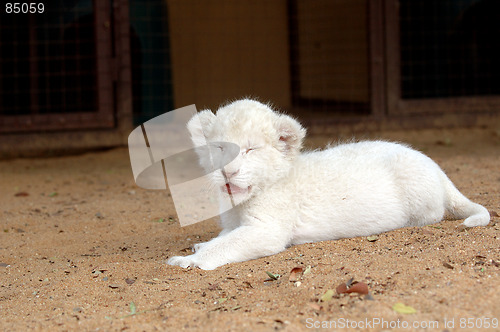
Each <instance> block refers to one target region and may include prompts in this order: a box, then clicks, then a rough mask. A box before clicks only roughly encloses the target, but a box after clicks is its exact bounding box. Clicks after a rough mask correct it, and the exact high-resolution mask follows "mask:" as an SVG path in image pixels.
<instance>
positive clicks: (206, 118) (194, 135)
mask: <svg viewBox="0 0 500 332" xmlns="http://www.w3.org/2000/svg"><path fill="white" fill-rule="evenodd" d="M214 122H215V114H213V113H212V111H210V110H203V111H201V112H199V113H197V114H195V115H194V116H193V117H192V118H191V120H189V122H188V124H187V129H188V130H189V132H190V133H191V140H192V141H193V144H194V145H195V146H202V145H205V144H207V141H206V134H207V133H208V132H209V131H210V130H211V128H212V125H213V123H214Z"/></svg>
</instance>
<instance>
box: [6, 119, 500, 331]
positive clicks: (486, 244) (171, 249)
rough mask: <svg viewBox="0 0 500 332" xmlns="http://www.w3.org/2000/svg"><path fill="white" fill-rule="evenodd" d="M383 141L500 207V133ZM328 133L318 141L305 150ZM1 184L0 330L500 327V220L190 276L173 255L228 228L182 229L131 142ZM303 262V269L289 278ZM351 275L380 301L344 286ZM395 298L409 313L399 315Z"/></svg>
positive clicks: (9, 166) (355, 242)
mask: <svg viewBox="0 0 500 332" xmlns="http://www.w3.org/2000/svg"><path fill="white" fill-rule="evenodd" d="M373 137H383V138H387V139H391V140H402V141H406V142H409V143H411V144H413V146H415V147H416V148H418V149H420V150H422V151H424V152H425V153H427V154H428V155H429V156H431V157H432V158H434V159H435V160H436V161H437V162H438V163H439V164H440V165H441V166H442V167H443V169H444V170H445V171H446V172H447V174H448V175H449V176H450V178H451V179H452V180H453V181H454V182H455V184H456V185H457V187H459V188H460V190H461V191H462V192H463V193H464V194H465V195H466V196H468V197H469V198H471V199H472V200H474V201H476V202H478V203H481V204H483V205H485V206H486V207H487V208H488V210H490V211H492V212H491V213H492V214H493V215H495V212H496V213H500V130H491V129H468V130H465V129H461V130H451V131H450V130H449V131H415V132H405V133H402V132H384V133H379V134H376V135H373ZM328 141H329V138H327V137H320V136H315V137H311V138H309V139H308V141H307V145H308V146H309V147H319V146H323V145H324V144H325V143H327V142H328ZM0 183H1V185H0V198H1V199H0V226H1V227H0V330H4V331H26V330H28V329H30V330H51V331H59V330H61V331H64V330H76V329H80V330H105V331H117V330H120V331H121V330H131V331H140V330H145V331H152V330H163V331H165V330H173V329H174V328H175V329H181V330H182V329H186V330H200V331H201V330H203V331H210V330H214V331H215V330H219V331H230V330H241V331H250V330H252V331H259V330H262V331H269V330H273V329H276V330H284V331H300V330H308V329H312V330H321V329H322V328H330V327H331V328H334V327H335V324H336V326H337V328H341V327H343V326H347V327H349V328H350V329H352V330H355V328H360V330H361V329H363V330H373V331H375V330H377V331H378V330H384V329H386V330H388V329H391V328H394V327H396V330H398V327H399V330H401V331H409V330H437V331H445V330H449V331H453V330H460V329H461V328H464V329H465V330H467V328H469V329H468V330H469V331H473V330H474V331H475V330H479V328H480V327H482V328H483V329H482V330H495V329H494V328H493V327H494V326H495V324H497V326H498V324H499V322H498V320H500V295H499V294H500V283H499V281H500V250H499V247H500V232H499V230H500V224H499V223H498V222H499V220H500V219H499V217H498V215H496V216H494V217H492V222H491V223H490V224H489V225H488V226H486V227H477V228H472V229H463V228H461V227H459V225H460V221H444V222H441V223H439V224H436V225H434V226H426V227H423V228H405V229H400V230H397V231H393V232H389V233H384V234H381V235H379V236H378V239H375V241H373V240H374V239H370V240H371V241H370V240H369V239H368V238H353V239H344V240H339V241H327V242H320V243H314V244H305V245H300V246H294V247H292V248H289V249H288V250H286V251H284V252H282V253H280V254H278V255H275V256H271V257H265V258H261V259H257V260H253V261H249V262H244V263H238V264H230V265H226V266H223V267H220V268H218V269H217V270H215V271H203V270H199V269H186V270H185V269H181V268H178V267H172V266H167V265H166V264H165V261H166V260H167V258H168V257H170V256H173V255H179V254H182V255H185V254H188V252H189V247H190V246H191V245H192V244H194V243H197V242H200V241H206V240H209V239H210V238H212V237H213V236H215V235H216V234H217V232H218V229H217V226H216V224H215V222H213V221H207V222H202V223H199V224H196V225H192V226H188V227H184V228H181V227H180V226H179V223H178V222H177V221H176V215H175V210H174V209H173V204H172V200H171V198H170V197H169V194H168V193H167V192H166V191H147V190H142V189H140V188H138V187H136V186H135V183H134V181H133V178H132V174H131V169H130V165H129V159H128V152H127V149H125V148H121V149H114V150H110V151H105V152H93V153H86V154H83V155H77V156H66V157H56V158H49V159H15V160H7V161H1V162H0ZM296 267H300V268H302V273H300V269H298V270H294V271H299V272H298V273H291V271H292V269H294V268H296ZM266 272H269V273H271V274H273V275H274V276H275V277H277V278H276V280H273V279H271V278H270V277H269V275H268V274H267V273H266ZM278 274H279V275H280V276H279V277H278V276H277V275H278ZM351 278H353V280H354V281H358V282H363V283H366V284H367V286H368V289H369V291H370V295H369V296H365V295H359V294H357V293H352V294H337V293H336V292H335V289H336V287H337V286H338V285H340V284H342V283H345V282H347V281H348V280H349V279H351ZM290 279H291V280H290ZM330 289H332V290H334V291H333V292H332V291H329V290H330ZM325 294H326V295H325ZM321 299H323V301H322V300H321ZM396 303H402V304H404V305H405V306H409V307H411V308H406V307H404V308H403V310H402V311H403V312H398V311H397V310H395V309H394V305H395V304H396ZM405 309H406V311H409V312H413V313H405ZM413 309H414V310H413ZM488 326H489V327H490V328H489V329H486V328H485V327H488ZM425 327H428V329H425ZM497 330H498V329H497Z"/></svg>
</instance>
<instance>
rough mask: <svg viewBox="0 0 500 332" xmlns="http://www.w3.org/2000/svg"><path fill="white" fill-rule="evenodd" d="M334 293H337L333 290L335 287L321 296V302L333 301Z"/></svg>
mask: <svg viewBox="0 0 500 332" xmlns="http://www.w3.org/2000/svg"><path fill="white" fill-rule="evenodd" d="M333 294H335V292H334V291H333V289H329V290H327V291H326V292H325V294H323V295H322V296H321V298H320V300H321V302H328V301H331V299H332V297H333Z"/></svg>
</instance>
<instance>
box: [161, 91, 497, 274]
mask: <svg viewBox="0 0 500 332" xmlns="http://www.w3.org/2000/svg"><path fill="white" fill-rule="evenodd" d="M195 117H198V119H199V120H200V121H199V122H198V121H193V120H191V121H190V123H189V124H188V129H189V130H190V132H191V134H192V139H193V142H194V144H195V145H200V144H204V142H205V140H204V139H203V137H205V138H206V139H207V141H209V142H217V141H219V142H220V141H225V142H232V143H236V144H238V145H239V146H240V148H241V153H240V155H239V156H238V157H237V158H236V159H235V160H233V161H232V162H231V163H230V164H228V165H227V166H226V167H225V168H224V173H223V172H220V171H219V172H215V173H214V175H213V179H212V180H213V183H214V185H215V186H218V187H224V185H225V183H226V181H227V182H229V183H231V184H232V186H233V188H234V190H233V200H234V202H235V203H237V204H239V205H237V206H236V207H235V208H233V209H232V210H230V211H228V212H226V213H224V214H222V215H221V227H222V229H223V230H222V232H221V233H220V234H219V236H217V237H216V238H214V239H212V240H211V241H208V242H205V243H201V244H197V245H195V254H193V255H190V256H175V257H172V258H170V259H169V261H168V264H171V265H179V266H182V267H188V266H192V267H195V266H197V267H200V268H202V269H205V270H212V269H215V268H217V267H219V266H221V265H224V264H227V263H233V262H242V261H246V260H250V259H255V258H259V257H263V256H268V255H273V254H276V253H278V252H280V251H283V250H284V249H285V248H286V247H288V246H290V245H294V244H300V243H307V242H316V241H323V240H335V239H340V238H346V237H355V236H368V235H373V234H378V233H382V232H386V231H390V230H394V229H397V228H401V227H406V226H423V225H429V224H433V223H437V222H439V221H441V219H442V218H443V215H444V214H445V212H448V213H449V214H451V215H452V216H454V217H456V218H459V219H462V218H466V219H465V221H464V225H466V226H469V227H471V226H484V225H487V224H488V223H489V220H490V215H489V213H488V211H487V210H486V209H485V208H484V207H483V206H481V205H479V204H476V203H473V202H471V201H470V200H468V199H467V198H466V197H465V196H463V195H462V194H461V193H460V192H459V191H458V190H457V189H456V188H455V186H454V185H453V183H452V182H451V181H450V180H449V179H448V177H447V176H446V175H445V173H444V172H443V171H442V170H441V169H440V168H439V166H438V165H437V164H436V163H435V162H433V161H432V160H431V159H430V158H428V157H427V156H425V155H423V154H422V153H420V152H418V151H415V150H413V149H411V148H409V147H407V146H404V145H401V144H396V143H389V142H383V141H366V142H360V143H349V144H341V145H338V146H335V147H331V148H328V149H326V150H321V151H311V152H305V153H302V154H301V153H300V149H301V146H302V140H303V138H304V136H305V129H303V128H302V127H301V126H300V124H299V123H298V122H297V121H295V120H294V119H292V118H291V117H289V116H287V115H283V114H279V113H277V112H274V111H272V110H271V108H270V107H269V106H268V105H264V104H261V103H259V102H257V101H254V100H248V99H245V100H239V101H236V102H234V103H231V104H229V105H227V106H224V107H222V108H220V109H219V110H218V111H217V114H216V115H214V114H213V113H211V112H210V111H202V112H200V113H198V114H197V115H195ZM200 122H201V125H202V127H203V129H202V128H200V127H199V123H200ZM206 162H207V161H206V160H205V161H203V160H202V161H201V163H202V164H203V163H206ZM221 194H226V193H223V192H222V193H221Z"/></svg>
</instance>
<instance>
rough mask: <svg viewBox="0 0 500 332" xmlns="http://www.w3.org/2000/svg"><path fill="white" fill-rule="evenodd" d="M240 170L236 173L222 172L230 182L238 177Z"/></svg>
mask: <svg viewBox="0 0 500 332" xmlns="http://www.w3.org/2000/svg"><path fill="white" fill-rule="evenodd" d="M239 171H240V170H239V169H238V170H236V171H234V172H227V171H225V170H222V175H224V177H225V178H226V179H227V180H229V179H230V178H232V177H234V176H236V175H237V174H238V173H239Z"/></svg>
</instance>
